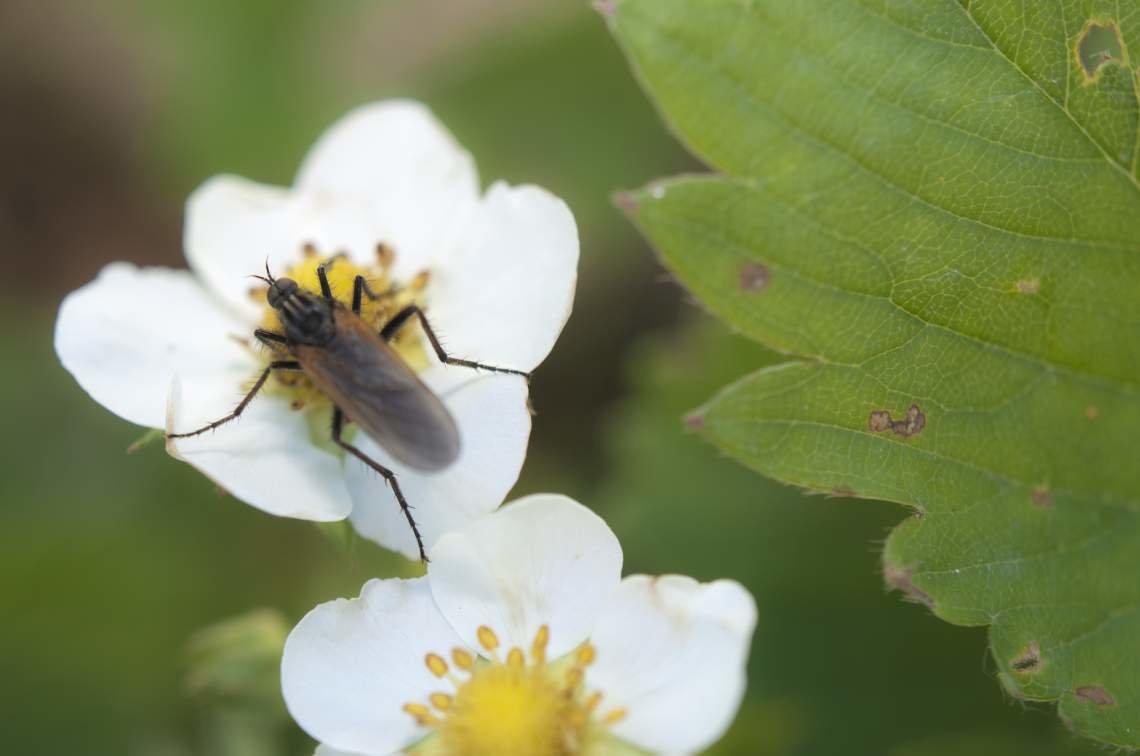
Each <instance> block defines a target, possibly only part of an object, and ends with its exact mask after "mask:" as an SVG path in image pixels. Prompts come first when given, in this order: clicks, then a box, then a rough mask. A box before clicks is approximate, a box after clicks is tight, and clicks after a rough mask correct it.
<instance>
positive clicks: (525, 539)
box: [281, 494, 756, 756]
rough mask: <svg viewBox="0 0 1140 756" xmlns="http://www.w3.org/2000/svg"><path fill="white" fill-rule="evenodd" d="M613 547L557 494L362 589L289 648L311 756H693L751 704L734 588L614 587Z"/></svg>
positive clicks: (628, 583) (682, 580)
mask: <svg viewBox="0 0 1140 756" xmlns="http://www.w3.org/2000/svg"><path fill="white" fill-rule="evenodd" d="M621 562H622V553H621V546H620V545H619V544H618V542H617V538H616V537H615V536H614V534H613V532H612V531H610V529H609V527H608V526H607V525H606V524H605V523H604V522H603V521H602V520H601V518H599V517H598V516H597V515H595V514H593V513H592V512H590V511H589V510H588V509H586V508H585V507H583V506H582V505H581V504H578V503H576V502H574V501H571V500H570V499H567V498H565V497H563V496H555V495H549V494H540V495H536V496H530V497H527V498H524V499H522V500H520V501H518V502H515V503H514V504H509V505H507V506H505V507H504V508H502V509H500V510H499V511H497V512H494V513H492V514H490V515H488V516H486V517H484V518H481V519H479V520H476V521H474V522H472V523H470V524H469V525H467V526H466V527H465V528H463V529H461V530H457V531H455V532H452V533H448V534H446V535H444V536H443V537H442V538H441V539H440V540H439V541H438V542H437V543H436V544H435V546H434V548H433V550H432V561H431V563H430V564H429V565H428V573H427V576H426V577H424V578H418V579H414V580H399V579H391V580H372V581H370V582H368V583H366V584H365V586H364V588H363V590H362V592H361V595H360V598H357V599H352V600H345V599H339V600H337V601H332V602H330V603H327V604H322V605H320V606H318V607H317V608H316V609H314V610H312V611H311V612H309V614H308V615H307V616H306V617H305V618H304V619H303V620H301V622H300V624H298V625H297V627H296V628H294V629H293V631H292V633H290V635H289V638H288V640H287V641H286V644H285V654H284V658H283V660H282V666H281V675H282V688H283V691H284V696H285V702H286V705H287V706H288V707H289V711H290V712H291V713H292V715H293V717H294V718H295V719H296V720H297V722H298V723H299V724H300V725H301V727H302V728H304V729H305V730H306V731H307V732H308V733H309V734H310V735H312V736H313V737H314V738H316V739H317V740H318V741H320V743H321V744H322V745H321V748H320V749H319V750H318V753H319V754H325V755H327V756H332V754H361V755H364V756H377V755H379V754H389V753H395V752H401V750H402V749H405V750H409V751H411V752H413V753H425V754H426V753H432V754H434V753H448V754H464V755H465V756H490V755H492V754H493V755H494V756H542V755H543V754H570V753H582V754H601V753H608V752H612V751H613V749H614V748H615V747H617V746H618V745H625V746H627V747H628V746H633V747H635V748H640V749H645V750H649V751H653V752H664V753H689V752H694V751H699V750H701V749H703V748H705V747H707V746H708V745H710V744H711V743H712V742H714V741H715V740H716V739H717V738H719V737H720V736H721V735H722V734H723V733H724V731H725V729H727V727H728V725H729V724H730V723H731V722H732V719H733V717H734V716H735V714H736V710H737V708H738V707H739V705H740V700H741V697H742V695H743V693H744V689H745V663H746V660H747V657H748V647H749V644H750V641H751V637H752V631H753V629H754V627H755V624H756V606H755V603H754V602H753V599H752V597H751V595H749V593H748V592H747V591H746V590H745V589H744V588H743V587H742V586H741V585H740V584H739V583H736V582H732V581H727V580H718V581H716V582H713V583H708V584H700V583H697V582H696V581H695V580H693V579H691V578H688V577H681V576H677V575H668V576H663V577H656V578H652V577H647V576H645V575H633V576H630V577H627V578H625V579H624V580H622V579H621Z"/></svg>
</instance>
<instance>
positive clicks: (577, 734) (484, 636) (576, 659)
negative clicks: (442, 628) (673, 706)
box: [403, 625, 629, 756]
mask: <svg viewBox="0 0 1140 756" xmlns="http://www.w3.org/2000/svg"><path fill="white" fill-rule="evenodd" d="M475 635H476V638H477V641H478V649H479V650H478V654H481V655H484V656H486V657H487V658H486V659H484V658H481V656H479V655H477V654H476V653H475V652H474V651H472V650H469V649H468V648H464V647H455V648H452V649H451V651H450V652H448V653H446V654H443V655H441V654H437V653H427V654H425V656H424V665H425V666H426V667H427V668H428V670H429V671H430V672H431V673H432V675H434V676H435V677H437V678H440V679H444V680H447V681H449V682H450V683H451V684H452V685H454V686H455V689H454V690H451V691H446V692H444V691H440V690H437V691H436V692H434V693H430V694H428V696H427V701H426V702H425V703H407V704H404V706H403V711H404V712H405V713H407V714H409V715H411V716H412V717H414V719H415V721H416V723H417V724H418V725H419V726H421V727H426V728H430V730H431V731H432V735H431V737H432V738H433V740H434V739H438V745H439V748H440V753H455V754H480V755H485V754H498V755H499V756H515V755H517V754H537V753H544V754H546V753H549V754H555V753H558V754H563V753H566V754H568V753H578V752H579V751H580V750H581V749H582V748H586V747H588V744H590V743H593V742H594V741H595V738H597V737H598V736H602V733H601V731H602V730H603V729H605V728H609V727H612V726H613V725H615V724H617V723H618V722H621V721H623V720H624V719H625V718H626V717H627V716H628V714H629V712H628V709H626V708H625V707H620V706H613V705H611V706H607V707H606V709H605V710H603V709H602V708H601V705H602V702H603V694H602V692H601V691H597V690H590V688H589V687H588V683H587V679H586V678H587V672H586V671H587V669H588V668H589V666H590V665H591V664H593V663H594V661H595V660H596V658H597V649H596V647H595V646H594V645H592V644H591V643H588V642H586V643H582V644H580V645H579V646H578V647H577V648H576V649H574V651H573V653H572V654H571V655H568V657H569V658H564V659H559V660H557V661H555V662H554V663H552V664H551V663H548V662H547V660H546V659H547V647H548V645H549V643H550V628H549V627H548V626H547V625H542V626H541V627H539V629H538V631H537V632H536V633H535V636H534V640H533V641H532V642H531V644H530V647H529V649H528V648H527V647H526V646H507V647H504V646H503V644H502V641H501V640H500V638H499V636H498V635H496V633H495V631H494V630H492V629H491V628H490V627H488V626H486V625H481V626H479V627H478V628H477V629H476V631H475ZM500 649H501V651H500ZM455 672H461V674H459V675H456V674H455ZM460 678H462V679H460ZM603 737H604V736H603Z"/></svg>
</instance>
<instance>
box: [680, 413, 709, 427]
mask: <svg viewBox="0 0 1140 756" xmlns="http://www.w3.org/2000/svg"><path fill="white" fill-rule="evenodd" d="M685 425H687V426H688V427H689V428H690V429H692V430H700V429H701V428H703V427H705V416H704V415H702V414H701V413H700V412H691V413H689V414H688V415H686V416H685Z"/></svg>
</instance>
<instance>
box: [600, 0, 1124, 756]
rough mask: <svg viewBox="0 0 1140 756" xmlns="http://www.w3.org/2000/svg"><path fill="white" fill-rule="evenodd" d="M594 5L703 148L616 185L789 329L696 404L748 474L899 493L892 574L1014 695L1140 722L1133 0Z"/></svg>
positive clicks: (631, 208)
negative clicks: (901, 516)
mask: <svg viewBox="0 0 1140 756" xmlns="http://www.w3.org/2000/svg"><path fill="white" fill-rule="evenodd" d="M604 10H605V12H606V13H607V15H608V18H609V22H610V25H611V27H612V29H613V30H614V33H615V34H616V36H617V38H618V40H619V41H620V43H621V44H622V46H623V47H624V48H625V50H626V52H627V55H628V56H629V58H630V60H631V61H632V63H633V64H634V67H635V70H636V71H637V73H638V75H639V76H640V78H641V80H642V83H643V84H644V85H645V87H646V88H647V90H648V91H649V92H650V94H651V95H652V96H653V98H654V99H655V100H656V102H657V104H658V106H659V107H660V108H661V110H662V112H663V114H664V115H665V117H666V118H667V120H668V122H669V123H670V125H671V126H672V128H673V129H674V131H675V132H676V133H677V135H678V136H679V137H680V138H681V139H682V140H684V141H685V142H686V144H687V145H688V146H689V147H690V149H691V150H692V151H693V152H694V153H695V154H696V155H698V156H699V157H701V158H702V159H703V160H705V161H706V162H707V163H708V164H710V165H711V166H712V167H713V168H715V169H717V170H718V171H720V172H721V175H716V176H707V177H688V178H681V179H676V180H670V181H665V182H660V183H656V184H653V185H651V186H650V187H648V188H647V189H645V190H642V191H640V192H636V193H632V194H629V195H623V196H622V197H620V198H619V204H621V205H622V207H624V208H625V209H626V210H627V212H629V214H630V216H631V217H632V219H633V220H634V222H635V223H636V224H637V225H638V226H639V227H640V228H641V230H642V231H643V233H644V234H645V235H646V236H647V237H648V238H649V239H650V241H651V242H652V243H653V244H654V246H655V247H656V248H657V250H658V251H659V253H660V255H661V257H662V260H663V262H664V263H665V265H666V266H667V267H668V268H669V269H670V270H671V271H672V272H673V273H674V274H675V275H676V276H677V278H678V279H680V280H681V281H682V283H684V284H685V286H687V287H688V288H689V289H690V290H691V291H692V292H693V293H695V294H696V295H697V297H698V298H699V299H700V300H701V301H702V302H703V303H704V304H705V306H706V307H708V308H709V309H710V310H711V311H712V312H713V313H715V314H716V315H718V316H719V317H721V318H722V319H724V320H725V321H726V322H727V323H729V324H730V325H731V326H732V327H734V328H736V329H738V330H739V331H741V332H742V333H744V334H746V335H748V336H750V337H752V338H754V339H756V340H758V341H760V342H762V343H764V344H765V345H767V346H769V347H771V348H774V349H776V350H779V351H781V352H784V353H787V354H790V355H793V356H795V357H796V358H797V359H795V360H794V361H791V362H787V363H784V364H780V365H775V366H771V367H768V368H765V369H762V370H760V371H759V372H756V373H753V374H752V375H750V376H748V377H746V378H744V379H742V380H741V381H739V382H737V383H736V384H734V385H732V386H731V387H729V388H727V389H725V390H724V391H723V392H721V393H720V394H719V395H718V396H717V397H716V398H715V399H713V400H712V401H711V402H710V403H709V404H708V405H706V406H705V407H704V408H703V409H702V410H701V411H700V412H699V413H698V414H697V415H695V416H693V417H692V418H690V424H694V425H699V426H700V428H701V430H702V432H703V433H704V435H705V436H706V437H707V438H709V439H710V440H711V441H713V443H715V444H716V445H717V446H719V447H720V448H722V449H723V450H725V451H727V452H728V453H729V454H731V455H732V456H733V457H735V458H737V459H738V460H740V461H742V462H743V463H744V464H746V465H748V466H750V467H752V468H754V469H756V470H759V471H761V472H763V473H764V474H766V475H769V476H772V477H775V478H777V479H780V480H783V481H788V482H791V483H794V484H796V485H800V486H804V487H808V488H811V489H814V490H820V491H830V492H840V493H845V494H849V495H856V496H859V497H865V498H876V499H885V500H889V501H895V502H900V503H903V504H906V505H909V506H911V507H913V508H914V512H915V514H914V517H912V518H910V519H909V520H907V521H906V522H904V523H903V524H902V525H901V526H899V527H898V528H896V529H895V531H894V532H893V533H892V534H891V537H890V538H889V540H888V542H887V544H886V548H885V551H884V573H885V576H886V579H887V581H888V583H889V584H890V585H891V586H892V587H894V588H898V589H900V590H903V591H904V592H905V593H906V594H907V595H908V596H909V597H910V598H911V599H913V600H915V601H917V602H920V603H923V604H925V605H927V606H929V607H930V608H931V609H932V610H933V611H934V613H935V614H937V615H938V616H939V617H942V618H943V619H946V620H948V621H950V622H953V623H956V624H961V625H989V626H990V640H991V649H992V652H993V655H994V659H995V660H996V662H997V665H998V670H999V677H1000V679H1001V680H1002V682H1003V683H1004V684H1005V686H1006V688H1007V689H1008V690H1009V691H1010V693H1012V694H1013V695H1014V696H1016V697H1019V698H1025V699H1032V700H1057V701H1059V705H1060V713H1061V716H1062V717H1063V718H1064V719H1065V720H1066V721H1067V722H1070V723H1071V724H1072V726H1073V727H1074V728H1075V729H1076V730H1078V731H1080V732H1082V733H1084V734H1086V735H1088V736H1091V737H1094V738H1097V739H1099V740H1102V741H1104V742H1106V743H1110V744H1114V745H1119V746H1124V747H1140V465H1137V464H1136V456H1137V452H1136V446H1135V441H1136V439H1137V436H1138V431H1137V429H1138V428H1140V180H1138V178H1137V176H1138V160H1140V149H1138V139H1140V130H1138V104H1137V98H1138V96H1137V91H1138V89H1140V85H1138V84H1137V78H1138V76H1140V74H1138V73H1137V71H1136V70H1135V68H1134V67H1133V66H1134V64H1133V63H1132V62H1131V61H1130V58H1129V50H1140V5H1138V4H1137V3H1135V2H1129V3H1126V4H1121V3H1115V2H1113V3H1108V2H1069V1H1066V0H1058V1H1057V2H1019V3H1015V2H997V1H990V2H982V1H981V0H975V1H974V2H971V3H960V2H954V1H953V0H926V1H925V2H919V1H917V0H915V1H912V2H901V1H899V2H887V1H886V0H879V1H878V2H875V1H874V0H830V1H828V0H802V1H800V2H786V1H785V0H718V1H717V2H708V1H707V0H704V1H702V0H624V1H620V2H614V3H607V4H605V8H604Z"/></svg>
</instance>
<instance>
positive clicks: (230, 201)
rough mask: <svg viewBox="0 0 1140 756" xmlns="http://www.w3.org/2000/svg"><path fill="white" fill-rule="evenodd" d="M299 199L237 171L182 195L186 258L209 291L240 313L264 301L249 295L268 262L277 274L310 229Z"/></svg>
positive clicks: (252, 311) (253, 313)
mask: <svg viewBox="0 0 1140 756" xmlns="http://www.w3.org/2000/svg"><path fill="white" fill-rule="evenodd" d="M305 217H306V214H305V212H304V208H303V207H301V203H300V202H299V201H298V200H297V199H295V198H293V197H292V195H291V194H290V192H289V191H288V190H286V189H282V188H280V187H275V186H264V185H262V184H258V183H255V182H253V181H249V180H247V179H243V178H240V177H238V176H214V177H213V178H211V179H209V180H208V181H206V182H205V183H204V184H202V185H201V186H200V187H198V188H197V189H195V190H194V192H193V193H192V194H191V195H190V198H189V199H187V200H186V224H185V228H184V230H183V235H182V244H183V247H184V248H185V253H186V260H187V262H189V264H190V267H191V268H193V269H194V272H195V273H197V274H198V276H199V278H201V279H202V281H203V282H204V283H205V284H206V285H207V286H208V287H209V288H210V290H211V291H214V292H215V293H217V294H218V295H219V296H220V297H222V298H223V299H224V300H225V301H226V303H227V304H229V305H230V307H232V308H234V309H235V311H236V312H238V313H240V314H242V315H243V316H244V317H248V318H256V317H257V316H258V313H260V312H261V311H262V309H263V308H264V306H265V304H264V302H263V301H255V300H254V299H252V298H251V297H250V294H249V292H250V290H251V289H253V288H254V287H255V284H257V281H254V280H252V279H251V278H250V276H251V275H253V274H264V272H265V268H266V266H267V265H268V267H269V269H270V270H271V271H272V272H273V273H274V274H275V275H280V274H281V273H282V272H283V271H284V270H285V269H286V268H288V267H290V266H292V265H293V264H294V263H296V262H297V260H299V259H300V256H301V247H302V245H303V244H304V243H305V242H306V241H315V239H310V238H309V237H307V236H305V234H306V232H307V231H308V230H309V229H307V228H306V227H305V224H304V223H303V221H304V219H305Z"/></svg>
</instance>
